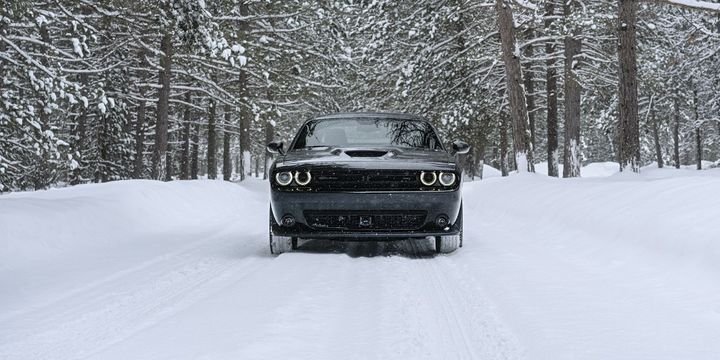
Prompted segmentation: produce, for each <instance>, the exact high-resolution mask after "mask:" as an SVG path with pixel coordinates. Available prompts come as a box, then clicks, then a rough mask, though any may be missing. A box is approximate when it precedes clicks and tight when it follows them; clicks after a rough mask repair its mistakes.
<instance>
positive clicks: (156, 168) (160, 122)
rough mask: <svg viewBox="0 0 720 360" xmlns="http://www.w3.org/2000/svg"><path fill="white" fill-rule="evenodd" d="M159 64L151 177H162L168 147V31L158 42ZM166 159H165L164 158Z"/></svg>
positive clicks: (169, 45)
mask: <svg viewBox="0 0 720 360" xmlns="http://www.w3.org/2000/svg"><path fill="white" fill-rule="evenodd" d="M160 51H162V52H163V55H162V56H161V57H160V66H161V67H162V70H160V71H159V76H158V84H159V85H160V86H161V87H162V88H160V89H159V90H158V104H157V123H156V124H155V148H154V150H153V157H152V169H151V175H150V176H151V177H152V178H153V179H157V180H159V179H162V178H163V169H162V166H163V163H162V161H163V160H164V158H165V153H166V152H167V147H168V140H167V138H168V112H169V110H170V109H169V103H168V101H169V99H170V76H171V73H170V72H171V65H172V64H171V61H172V36H171V35H170V33H169V32H166V33H165V34H164V35H163V38H162V42H161V44H160ZM165 160H166V159H165Z"/></svg>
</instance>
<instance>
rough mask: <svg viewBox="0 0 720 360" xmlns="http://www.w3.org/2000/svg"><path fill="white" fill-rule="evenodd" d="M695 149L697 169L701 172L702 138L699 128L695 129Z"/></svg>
mask: <svg viewBox="0 0 720 360" xmlns="http://www.w3.org/2000/svg"><path fill="white" fill-rule="evenodd" d="M695 148H696V149H697V169H698V170H702V153H703V152H702V151H703V148H702V137H701V136H700V126H698V127H696V128H695Z"/></svg>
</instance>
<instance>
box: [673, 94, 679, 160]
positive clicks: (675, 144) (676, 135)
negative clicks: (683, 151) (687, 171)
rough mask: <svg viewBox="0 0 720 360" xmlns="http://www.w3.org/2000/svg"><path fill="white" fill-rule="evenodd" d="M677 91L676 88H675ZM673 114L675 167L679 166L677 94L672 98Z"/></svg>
mask: <svg viewBox="0 0 720 360" xmlns="http://www.w3.org/2000/svg"><path fill="white" fill-rule="evenodd" d="M675 91H677V90H675ZM673 105H674V115H675V121H674V123H673V160H675V168H676V169H679V168H680V101H679V100H678V98H677V96H675V99H674V104H673Z"/></svg>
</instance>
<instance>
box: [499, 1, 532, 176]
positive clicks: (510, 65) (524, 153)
mask: <svg viewBox="0 0 720 360" xmlns="http://www.w3.org/2000/svg"><path fill="white" fill-rule="evenodd" d="M495 9H496V10H497V21H498V26H499V28H500V43H501V47H502V57H503V61H504V63H505V75H506V83H507V95H508V101H509V106H510V108H509V111H510V119H511V120H512V124H513V145H514V147H515V164H516V167H517V171H520V172H524V171H529V172H535V167H534V165H533V157H532V144H531V143H530V134H529V132H528V111H527V104H526V102H525V90H524V89H523V85H522V72H521V67H520V58H519V57H520V52H519V50H518V47H517V43H516V39H515V38H516V37H515V27H514V22H513V13H512V8H511V7H510V2H509V1H507V0H496V2H495Z"/></svg>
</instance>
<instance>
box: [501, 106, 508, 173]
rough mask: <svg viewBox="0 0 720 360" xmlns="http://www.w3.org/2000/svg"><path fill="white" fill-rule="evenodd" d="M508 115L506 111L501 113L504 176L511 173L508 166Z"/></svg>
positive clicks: (502, 167)
mask: <svg viewBox="0 0 720 360" xmlns="http://www.w3.org/2000/svg"><path fill="white" fill-rule="evenodd" d="M507 154H508V116H507V114H506V113H505V112H502V113H501V114H500V172H501V173H502V176H508V175H509V170H510V169H509V166H508V158H507Z"/></svg>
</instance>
